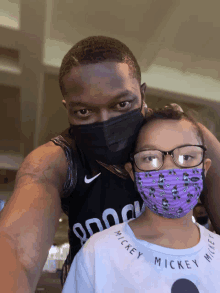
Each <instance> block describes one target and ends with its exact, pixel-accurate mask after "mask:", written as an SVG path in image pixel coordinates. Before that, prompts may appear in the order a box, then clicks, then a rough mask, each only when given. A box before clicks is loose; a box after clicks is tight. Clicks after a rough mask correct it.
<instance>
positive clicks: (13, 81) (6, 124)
mask: <svg viewBox="0 0 220 293" xmlns="http://www.w3.org/2000/svg"><path fill="white" fill-rule="evenodd" d="M219 11H220V2H219V1H218V0H211V1H205V0H202V1H201V0H193V1H191V0H185V1H180V0H167V1H160V0H136V1H131V0H126V1H125V0H124V1H121V0H120V1H119V0H112V1H101V0H94V1H88V0H81V1H78V2H75V3H74V2H73V1H70V0H62V1H61V0H47V1H35V0H21V1H20V0H1V7H0V34H1V47H0V90H1V107H0V119H1V121H0V122H1V125H3V127H2V128H1V133H0V135H1V142H0V157H1V160H0V161H1V163H0V169H1V170H3V171H1V172H0V196H1V198H4V199H6V200H8V199H9V198H10V196H11V194H12V191H13V184H14V183H13V182H14V177H15V174H16V170H17V168H18V167H19V165H20V163H21V162H22V160H23V158H24V157H25V156H26V155H27V154H28V153H29V152H31V151H32V150H33V149H34V148H36V147H38V146H39V145H42V144H44V143H46V142H47V141H48V140H49V139H51V138H52V137H54V136H56V135H57V134H59V133H60V132H61V131H62V130H64V129H65V128H67V127H68V121H67V116H66V112H65V109H64V107H63V106H62V103H61V99H62V96H61V93H60V90H59V86H58V71H59V66H60V64H61V61H62V58H63V56H64V55H65V53H66V52H67V51H68V50H69V49H70V48H71V46H72V45H73V44H75V43H76V42H78V41H79V40H81V39H83V38H85V37H88V36H92V35H106V36H110V37H114V38H117V39H119V40H121V41H122V42H124V43H125V44H126V45H127V46H128V47H129V48H130V49H131V50H132V52H133V53H134V55H135V56H136V58H137V60H138V62H139V64H140V67H141V71H142V82H146V83H147V85H148V91H147V94H146V102H147V104H148V105H149V106H150V107H156V106H160V105H165V104H166V103H168V102H176V103H179V104H180V105H182V107H183V108H184V109H185V108H186V107H187V108H190V109H193V110H196V111H198V112H199V113H200V119H201V120H202V122H203V123H204V124H205V125H206V126H207V127H208V128H209V129H210V130H211V131H212V132H213V133H214V134H215V135H216V136H217V137H218V138H219V139H220V125H219V119H218V118H219V116H220V95H219V92H220V41H219V29H220V18H219ZM4 170H9V171H7V174H5V173H4ZM6 177H7V178H8V179H5V178H6ZM7 180H8V181H7ZM67 224H68V220H67V217H66V216H65V215H62V222H60V227H59V229H58V231H57V233H56V236H55V240H54V242H55V243H57V244H62V243H64V242H66V241H67V229H68V225H67Z"/></svg>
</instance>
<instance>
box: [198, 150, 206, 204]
mask: <svg viewBox="0 0 220 293" xmlns="http://www.w3.org/2000/svg"><path fill="white" fill-rule="evenodd" d="M204 161H205V153H204V157H203V166H202V181H203V189H202V192H201V195H200V200H201V202H202V204H203V205H204V201H205V199H204V197H205V196H206V195H207V191H208V189H207V186H206V183H205V163H204Z"/></svg>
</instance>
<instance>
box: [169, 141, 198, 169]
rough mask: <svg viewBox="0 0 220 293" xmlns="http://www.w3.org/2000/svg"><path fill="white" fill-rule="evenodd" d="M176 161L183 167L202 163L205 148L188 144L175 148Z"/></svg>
mask: <svg viewBox="0 0 220 293" xmlns="http://www.w3.org/2000/svg"><path fill="white" fill-rule="evenodd" d="M173 156H174V160H175V162H176V163H177V164H178V165H180V166H182V167H194V166H197V165H199V164H200V163H202V160H203V149H202V148H200V147H197V146H186V147H181V148H178V149H175V150H174V152H173Z"/></svg>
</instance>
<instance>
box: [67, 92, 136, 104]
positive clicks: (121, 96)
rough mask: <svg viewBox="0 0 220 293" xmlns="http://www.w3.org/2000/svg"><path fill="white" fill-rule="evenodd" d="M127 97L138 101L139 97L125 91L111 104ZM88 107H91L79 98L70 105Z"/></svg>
mask: <svg viewBox="0 0 220 293" xmlns="http://www.w3.org/2000/svg"><path fill="white" fill-rule="evenodd" d="M126 96H131V97H133V98H135V99H138V97H137V96H136V95H135V94H134V93H133V92H131V91H129V90H125V91H123V92H121V93H119V94H118V95H116V96H115V97H114V98H113V99H112V100H111V101H110V102H115V101H116V100H119V99H121V98H123V97H126ZM88 105H90V104H89V103H84V102H81V101H80V99H77V98H75V99H74V101H71V102H70V103H69V106H70V107H72V106H88ZM91 105H92V104H91Z"/></svg>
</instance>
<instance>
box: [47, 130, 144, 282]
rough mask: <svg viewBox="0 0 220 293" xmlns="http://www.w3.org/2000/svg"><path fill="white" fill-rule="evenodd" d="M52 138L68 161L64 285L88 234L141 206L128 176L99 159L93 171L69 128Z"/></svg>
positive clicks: (140, 209) (64, 200) (122, 219)
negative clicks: (112, 170)
mask: <svg viewBox="0 0 220 293" xmlns="http://www.w3.org/2000/svg"><path fill="white" fill-rule="evenodd" d="M51 141H53V142H54V143H55V144H56V145H59V146H61V147H62V148H63V150H64V152H65V154H66V158H67V162H68V173H67V180H66V182H65V185H64V187H63V194H62V196H61V205H62V210H63V211H64V212H65V213H66V214H67V215H68V218H69V243H70V252H69V255H68V257H67V259H66V261H65V263H64V267H63V275H62V277H61V283H62V285H63V284H64V282H65V279H66V277H67V274H68V271H69V268H70V265H71V263H72V261H73V258H74V256H75V255H76V253H77V252H78V251H79V250H80V248H81V247H82V246H83V245H84V244H85V242H86V241H87V240H88V239H89V238H90V236H92V235H93V234H94V233H97V232H100V231H102V230H104V229H107V228H109V227H111V226H113V225H116V224H119V223H123V222H125V221H127V220H129V219H131V218H136V217H138V216H139V215H140V213H142V212H143V210H144V206H143V200H142V199H141V197H140V196H139V194H138V193H137V191H136V190H135V188H134V183H133V181H132V180H131V179H130V177H127V178H125V179H124V178H121V177H119V176H117V175H116V174H113V173H112V172H111V171H109V170H108V169H106V168H105V167H103V166H101V165H99V164H98V163H97V166H96V174H97V175H94V174H92V171H93V166H92V165H91V162H89V160H87V159H86V158H85V157H84V155H83V154H82V152H81V151H80V150H79V149H78V147H77V146H76V145H75V142H74V141H73V140H72V139H71V138H70V137H69V134H68V129H66V130H65V131H64V132H63V133H62V134H61V135H59V136H57V137H55V138H53V139H51Z"/></svg>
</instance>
